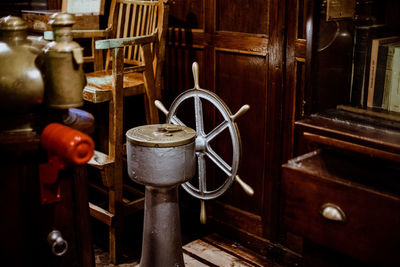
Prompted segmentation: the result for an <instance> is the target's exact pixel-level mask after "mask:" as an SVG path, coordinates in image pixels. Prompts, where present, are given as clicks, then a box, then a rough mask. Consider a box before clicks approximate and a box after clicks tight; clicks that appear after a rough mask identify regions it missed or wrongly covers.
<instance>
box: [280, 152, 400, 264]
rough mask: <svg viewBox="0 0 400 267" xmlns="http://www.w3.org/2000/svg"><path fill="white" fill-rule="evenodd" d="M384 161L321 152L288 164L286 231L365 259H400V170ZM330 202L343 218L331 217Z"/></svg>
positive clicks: (284, 186) (388, 261) (383, 261)
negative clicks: (325, 215) (326, 214)
mask: <svg viewBox="0 0 400 267" xmlns="http://www.w3.org/2000/svg"><path fill="white" fill-rule="evenodd" d="M378 165H379V163H377V162H376V161H368V160H367V161H359V160H353V159H352V158H349V157H344V156H343V155H340V154H337V153H336V152H335V153H332V152H327V151H321V150H318V151H314V152H311V153H308V154H305V155H303V156H300V157H298V158H295V159H293V160H291V161H289V162H288V163H287V164H284V165H283V170H282V190H283V191H282V193H283V194H282V196H283V201H284V208H283V216H284V224H285V227H286V229H287V230H289V231H291V232H293V233H296V234H299V235H301V236H303V237H305V238H308V239H310V240H312V241H314V242H316V243H318V244H320V245H323V246H326V247H329V248H332V249H335V250H337V251H340V252H343V253H346V254H348V255H351V256H353V257H356V258H358V259H360V260H362V261H367V262H371V263H379V264H394V263H395V260H396V262H397V263H398V260H397V257H398V255H400V245H399V244H400V198H399V195H398V194H397V193H398V192H399V191H398V188H399V184H400V172H398V171H397V170H396V169H390V168H387V167H385V166H378ZM384 184H386V185H387V186H386V188H388V190H384V189H383V188H385V186H383V185H384ZM374 185H376V186H374ZM377 188H379V190H378V189H377ZM324 205H325V207H326V206H327V205H328V207H329V208H328V210H325V212H326V211H331V214H332V211H333V215H335V214H334V213H335V210H334V208H337V210H336V215H339V214H340V213H341V212H343V215H342V217H343V221H336V220H330V219H327V218H325V217H324V216H323V215H322V210H323V208H324ZM336 218H337V217H336Z"/></svg>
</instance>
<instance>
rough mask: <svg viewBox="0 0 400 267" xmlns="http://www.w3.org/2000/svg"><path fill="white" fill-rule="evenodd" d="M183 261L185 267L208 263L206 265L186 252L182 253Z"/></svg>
mask: <svg viewBox="0 0 400 267" xmlns="http://www.w3.org/2000/svg"><path fill="white" fill-rule="evenodd" d="M183 261H184V263H185V266H186V267H202V266H206V267H208V266H209V265H206V264H204V263H202V262H200V261H198V260H196V259H195V258H192V257H190V256H189V255H188V254H183Z"/></svg>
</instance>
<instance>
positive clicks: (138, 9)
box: [106, 0, 168, 77]
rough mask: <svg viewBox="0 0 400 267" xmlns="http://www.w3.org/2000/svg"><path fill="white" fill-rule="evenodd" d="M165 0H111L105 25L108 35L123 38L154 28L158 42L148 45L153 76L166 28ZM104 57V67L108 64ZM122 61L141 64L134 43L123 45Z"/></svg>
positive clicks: (163, 52)
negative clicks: (108, 31) (111, 31)
mask: <svg viewBox="0 0 400 267" xmlns="http://www.w3.org/2000/svg"><path fill="white" fill-rule="evenodd" d="M167 16H168V9H167V1H166V0H112V3H111V9H110V16H109V21H108V24H109V26H111V27H112V30H113V37H112V38H127V37H135V36H141V35H150V34H153V33H154V32H156V31H157V33H158V37H159V38H158V42H157V43H155V44H153V45H152V47H151V50H152V54H153V57H154V60H155V61H154V62H153V67H154V68H155V69H154V73H155V74H156V77H157V72H158V70H157V66H158V65H160V63H162V62H160V61H163V58H164V54H165V36H166V27H167V19H168V18H167ZM110 58H111V57H110V56H109V55H108V56H107V59H106V68H108V66H109V63H110ZM124 62H125V63H126V64H129V65H141V64H142V58H141V53H140V51H139V47H138V46H134V47H127V48H125V53H124Z"/></svg>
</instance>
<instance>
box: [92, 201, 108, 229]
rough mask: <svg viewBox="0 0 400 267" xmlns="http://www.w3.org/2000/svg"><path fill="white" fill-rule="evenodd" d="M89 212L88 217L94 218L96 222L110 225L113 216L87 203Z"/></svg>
mask: <svg viewBox="0 0 400 267" xmlns="http://www.w3.org/2000/svg"><path fill="white" fill-rule="evenodd" d="M89 211H90V216H92V217H94V218H96V219H97V220H99V221H101V222H103V223H105V224H107V225H109V226H110V225H111V224H112V221H113V217H114V215H113V214H112V213H110V212H108V211H106V210H105V209H103V208H101V207H99V206H97V205H95V204H93V203H90V202H89Z"/></svg>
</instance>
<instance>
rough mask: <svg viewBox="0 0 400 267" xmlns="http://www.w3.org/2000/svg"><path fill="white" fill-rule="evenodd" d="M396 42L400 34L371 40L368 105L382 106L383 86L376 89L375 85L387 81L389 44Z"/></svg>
mask: <svg viewBox="0 0 400 267" xmlns="http://www.w3.org/2000/svg"><path fill="white" fill-rule="evenodd" d="M396 42H400V36H390V37H384V38H376V39H373V40H372V42H371V54H370V67H369V82H368V93H367V107H381V106H382V100H383V86H382V87H378V88H377V90H376V91H375V88H376V87H375V85H379V84H383V83H384V81H385V70H386V62H387V53H388V45H390V44H393V43H396Z"/></svg>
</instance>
